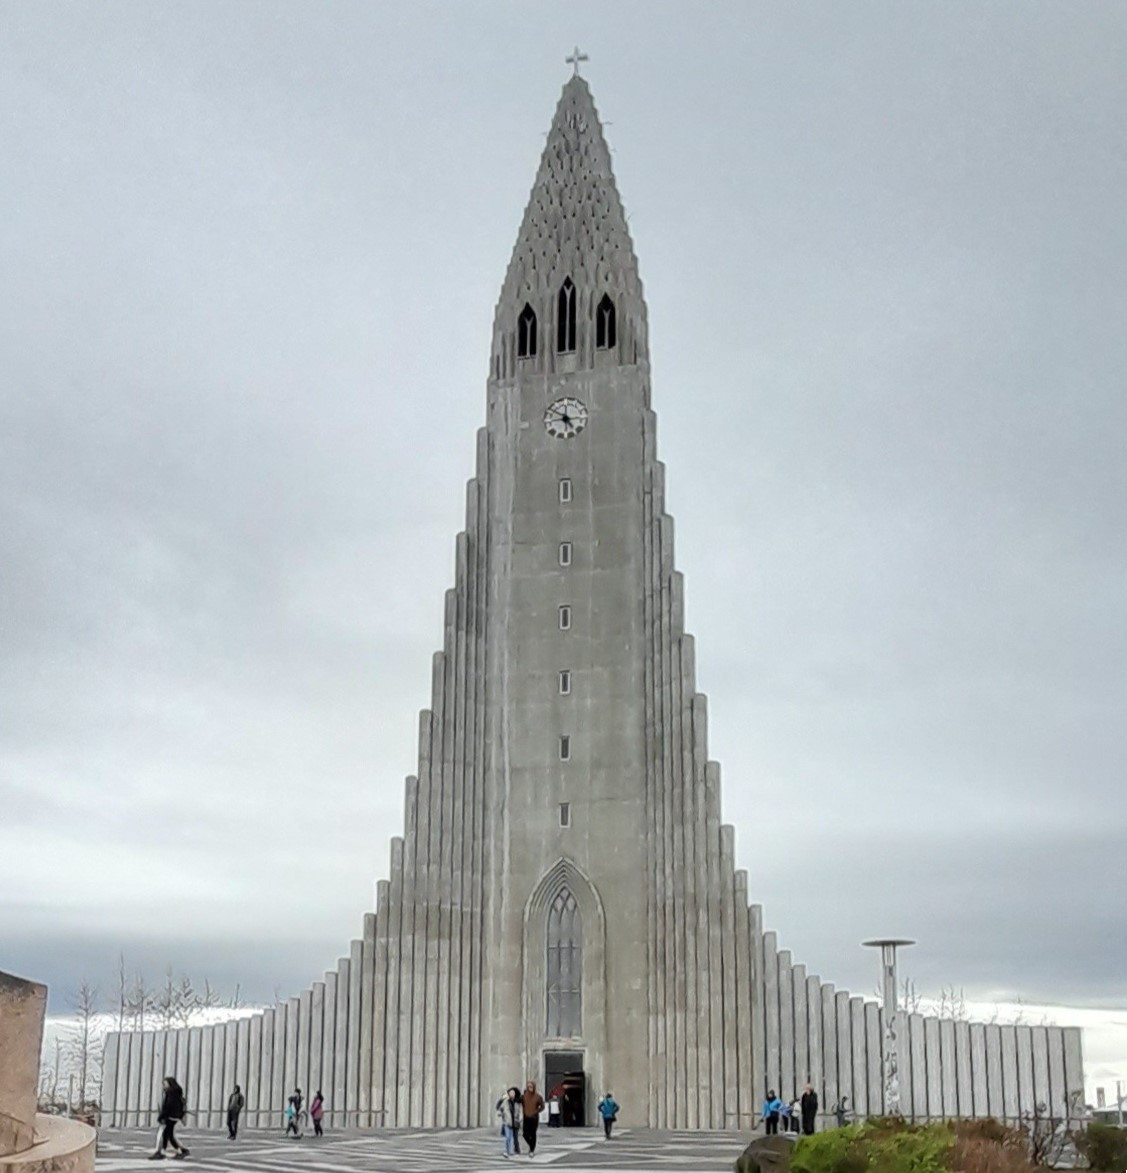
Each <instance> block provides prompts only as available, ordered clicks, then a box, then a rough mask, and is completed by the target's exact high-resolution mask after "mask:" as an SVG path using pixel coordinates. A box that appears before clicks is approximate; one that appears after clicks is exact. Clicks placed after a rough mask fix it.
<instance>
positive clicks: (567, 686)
mask: <svg viewBox="0 0 1127 1173" xmlns="http://www.w3.org/2000/svg"><path fill="white" fill-rule="evenodd" d="M560 696H571V671H570V670H569V669H567V668H565V669H564V670H563V671H562V672H561V673H560Z"/></svg>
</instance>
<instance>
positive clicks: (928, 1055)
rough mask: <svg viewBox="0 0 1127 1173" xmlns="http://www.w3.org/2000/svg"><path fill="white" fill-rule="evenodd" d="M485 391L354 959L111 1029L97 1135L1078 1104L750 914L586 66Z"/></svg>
mask: <svg viewBox="0 0 1127 1173" xmlns="http://www.w3.org/2000/svg"><path fill="white" fill-rule="evenodd" d="M577 56H578V54H577ZM487 400H488V401H487V423H486V426H485V427H484V428H483V429H481V431H480V432H479V433H478V438H477V464H476V472H475V476H474V477H473V479H472V480H471V481H470V482H469V485H468V488H467V505H466V528H465V532H464V533H462V534H460V535H459V536H458V538H457V545H456V560H455V565H456V572H455V582H454V586H453V589H451V590H449V591H448V592H447V594H446V606H445V637H444V640H443V646H442V650H441V651H440V652H438V653H437V654H436V655H435V657H434V662H433V685H432V699H431V705H430V708H429V709H427V710H425V711H424V712H423V713H422V714H421V715H420V721H419V749H418V770H417V773H416V774H415V775H413V776H412V777H410V778H408V779H407V784H406V797H405V819H404V834H403V837H402V838H396V839H393V840H392V845H391V863H390V876H389V878H388V879H386V880H381V881H380V882H379V884H378V886H377V902H376V909H375V911H374V912H373V913H369V914H367V915H366V916H365V918H364V929H363V934H362V936H361V938H360V939H359V940H356V941H354V942H353V943H352V947H351V950H350V952H349V955H348V956H347V957H342V958H341V959H340V960H339V962H338V963H337V966H336V967H335V968H334V969H332V970H330V971H329V972H328V973H326V974H325V975H324V978H323V979H322V980H320V981H316V982H314V983H313V984H312V986H311V987H310V989H308V990H305V991H304V992H302V993H301V994H300V995H298V996H297V997H292V998H288V999H286V1000H284V1001H282V1002H279V1003H278V1005H277V1006H275V1007H273V1008H271V1009H267V1010H265V1011H264V1012H262V1013H258V1014H255V1015H252V1016H250V1017H247V1018H242V1019H240V1020H238V1021H232V1022H228V1023H219V1024H213V1025H210V1026H205V1027H192V1028H190V1029H179V1030H166V1031H145V1032H137V1033H122V1034H114V1035H110V1036H109V1038H108V1040H107V1045H106V1056H105V1065H104V1071H105V1076H104V1084H103V1103H104V1109H105V1117H104V1118H105V1121H106V1122H107V1123H109V1124H111V1125H112V1124H117V1125H126V1126H133V1125H138V1126H148V1125H150V1124H151V1123H152V1122H153V1120H154V1117H155V1113H156V1110H157V1107H158V1105H159V1103H160V1080H161V1076H162V1075H163V1074H165V1073H166V1072H172V1073H175V1074H176V1076H177V1078H178V1079H179V1080H180V1082H181V1083H182V1084H183V1085H184V1087H185V1090H186V1095H187V1100H188V1105H189V1108H190V1109H192V1110H193V1111H195V1112H196V1118H197V1119H198V1121H199V1123H200V1124H201V1126H204V1127H207V1126H211V1127H220V1126H221V1124H222V1121H223V1105H224V1103H225V1096H226V1089H229V1088H230V1087H231V1086H232V1085H233V1084H235V1083H238V1084H240V1086H241V1087H242V1088H243V1089H244V1092H245V1096H246V1101H247V1108H246V1111H247V1118H248V1119H247V1122H248V1125H249V1126H250V1127H256V1126H261V1127H273V1126H275V1125H276V1124H277V1123H278V1121H279V1120H280V1113H281V1111H282V1109H283V1107H284V1105H285V1101H286V1095H287V1094H288V1091H289V1090H291V1089H292V1088H294V1087H297V1086H300V1087H302V1088H305V1089H315V1088H321V1089H322V1090H323V1091H324V1093H325V1100H326V1105H327V1116H328V1123H329V1125H330V1127H332V1126H349V1127H361V1128H364V1127H383V1126H387V1127H393V1126H394V1127H415V1128H417V1127H464V1126H477V1125H484V1124H487V1123H491V1122H492V1121H493V1113H492V1107H493V1104H494V1102H495V1101H496V1099H497V1098H498V1096H499V1095H500V1094H501V1092H502V1091H503V1089H504V1088H506V1087H508V1086H510V1085H512V1084H514V1083H515V1084H519V1085H523V1084H524V1082H525V1081H526V1080H528V1079H534V1080H536V1081H537V1083H538V1084H539V1085H540V1086H541V1088H542V1089H544V1090H545V1091H550V1090H553V1089H555V1088H558V1087H561V1086H563V1087H565V1088H566V1089H567V1100H568V1109H569V1112H570V1114H571V1116H572V1118H573V1120H574V1122H582V1120H583V1118H584V1117H586V1119H587V1120H588V1122H590V1120H591V1117H592V1116H593V1111H594V1105H595V1101H596V1099H597V1098H598V1095H599V1094H600V1093H601V1092H603V1091H606V1090H608V1089H610V1090H613V1091H614V1092H615V1095H616V1098H617V1099H618V1100H619V1102H620V1103H621V1104H622V1105H623V1108H622V1119H623V1122H624V1123H627V1124H634V1125H650V1126H653V1127H661V1128H690V1129H693V1128H740V1129H744V1130H747V1129H749V1128H750V1127H751V1126H752V1124H753V1121H754V1119H755V1118H756V1115H757V1107H758V1105H759V1104H760V1103H761V1102H762V1098H763V1096H764V1094H765V1092H766V1091H767V1089H768V1088H773V1089H776V1090H777V1091H778V1092H779V1094H780V1095H782V1096H783V1097H784V1099H788V1100H789V1099H791V1098H794V1097H795V1096H797V1094H798V1093H799V1092H800V1090H801V1088H802V1086H803V1085H804V1084H805V1083H806V1082H810V1083H811V1084H813V1085H814V1088H815V1090H816V1091H817V1092H818V1094H819V1097H820V1098H821V1102H822V1104H823V1107H824V1109H825V1110H828V1109H829V1107H830V1106H831V1105H832V1104H833V1103H834V1102H835V1101H837V1100H838V1099H839V1098H841V1097H843V1096H844V1097H847V1098H848V1100H849V1104H850V1109H851V1111H852V1112H854V1113H856V1114H857V1115H858V1116H863V1115H865V1114H866V1113H873V1114H877V1113H881V1112H883V1111H884V1110H885V1109H886V1107H888V1106H889V1105H890V1104H894V1103H896V1102H899V1103H901V1104H906V1105H907V1106H908V1108H909V1110H910V1113H911V1114H914V1115H917V1116H918V1115H924V1116H932V1117H950V1116H956V1115H960V1116H970V1115H978V1116H984V1115H998V1116H1000V1115H1007V1116H1009V1115H1016V1114H1018V1113H1020V1112H1021V1111H1024V1110H1026V1109H1027V1108H1029V1107H1031V1106H1032V1105H1033V1104H1034V1103H1038V1102H1041V1103H1048V1104H1051V1105H1053V1106H1054V1108H1055V1109H1059V1107H1060V1106H1061V1105H1064V1104H1066V1103H1067V1102H1069V1097H1070V1096H1073V1095H1074V1094H1076V1092H1077V1089H1078V1088H1079V1089H1080V1092H1081V1094H1082V1089H1083V1077H1082V1066H1081V1053H1080V1035H1079V1032H1078V1031H1072V1030H1062V1029H1061V1028H1058V1027H1004V1026H999V1025H997V1024H989V1025H986V1024H972V1023H965V1022H952V1021H950V1020H941V1019H938V1018H926V1017H924V1016H922V1015H919V1014H896V1015H894V1016H891V1017H886V1015H885V1014H884V1012H883V1011H882V1009H881V1008H880V1007H879V1006H878V1005H877V1004H876V1003H875V1002H873V1001H866V1000H865V999H864V998H860V997H855V996H854V997H851V996H850V995H849V994H848V993H847V992H846V991H839V990H835V988H834V987H833V985H831V984H830V983H828V982H823V981H822V980H821V979H820V978H819V977H817V976H816V975H813V974H807V972H806V970H805V967H804V966H802V965H800V964H796V963H795V962H794V961H793V960H792V958H791V955H790V953H789V952H788V951H786V950H781V949H779V948H778V944H777V941H776V936H775V933H774V932H770V931H764V927H763V920H762V910H761V909H760V908H759V906H758V905H751V906H750V907H749V905H748V893H747V878H746V875H745V874H744V873H743V872H742V871H737V870H736V868H735V864H734V834H733V831H732V828H731V827H728V826H724V825H722V823H721V815H720V771H719V767H718V766H717V764H716V763H714V762H710V761H709V760H708V752H707V734H706V728H707V718H706V702H705V698H704V697H703V696H702V695H701V694H700V693H698V692H697V691H696V686H695V680H694V648H693V641H692V637H691V636H689V635H688V634H687V633H686V632H685V630H684V623H683V605H682V599H683V591H682V583H681V577H680V575H679V574H678V573H677V571H676V570H675V569H674V564H673V523H672V520H671V519H670V518H669V517H668V516H667V514H666V513H665V507H664V470H663V467H662V465H661V464H660V463H659V462H658V460H657V455H656V422H655V418H654V414H653V411H652V410H651V407H650V366H649V347H648V341H647V326H646V307H645V302H644V301H643V297H642V284H641V280H640V278H639V275H638V265H637V259H636V257H635V255H634V248H633V244H632V242H631V240H630V234H629V230H628V228H627V224H626V218H625V215H624V213H623V208H622V203H621V200H620V199H619V195H618V191H617V188H616V186H615V182H614V176H613V173H612V170H611V162H610V154H609V151H608V149H607V145H606V142H605V140H604V138H603V133H602V127H601V125H600V123H599V118H598V114H597V113H596V110H595V106H594V103H593V101H592V98H591V93H590V90H589V89H588V87H587V84H586V82H585V81H584V80H583V79H582V78H581V77H579V76H578V74H576V76H574V77H572V78H571V79H570V80H569V81H568V82H567V84H566V85H565V86H564V90H563V94H562V96H561V98H560V101H559V105H558V107H557V109H556V113H555V117H554V119H553V121H552V125H551V129H550V131H549V133H548V138H547V143H546V145H545V147H544V153H543V157H542V159H541V161H540V168H539V171H538V172H537V175H536V181H535V184H534V186H533V189H532V194H531V197H530V199H529V202H528V206H527V209H526V211H525V214H524V219H523V221H522V223H521V226H520V231H519V233H518V236H517V242H516V247H515V248H514V250H513V254H512V258H511V260H510V262H509V267H508V271H507V273H506V274H505V279H504V284H503V286H502V289H501V296H500V299H499V301H498V303H497V311H496V315H495V319H494V326H493V338H492V348H491V353H490V368H489V378H488V394H487ZM890 1060H891V1061H890ZM897 1069H898V1072H899V1076H898V1078H899V1089H898V1093H897V1094H898V1099H893V1098H890V1094H889V1086H888V1084H887V1082H886V1081H887V1078H888V1075H889V1072H890V1071H891V1070H897Z"/></svg>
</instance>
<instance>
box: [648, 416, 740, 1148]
mask: <svg viewBox="0 0 1127 1173" xmlns="http://www.w3.org/2000/svg"><path fill="white" fill-rule="evenodd" d="M654 424H655V421H654V417H653V413H652V412H648V411H647V412H643V415H642V442H643V446H644V455H643V460H644V467H645V468H646V472H645V474H644V477H645V480H644V488H643V493H642V550H643V563H644V566H645V575H646V580H645V584H644V587H643V594H642V608H643V626H644V631H645V635H644V638H645V641H646V644H647V646H648V648H649V655H647V656H644V657H643V663H642V669H643V673H644V679H643V682H642V686H643V697H644V700H645V729H644V732H643V736H644V737H645V743H646V783H647V787H648V788H649V789H648V792H647V794H646V807H647V814H648V823H647V833H648V836H649V846H650V859H651V873H652V875H653V882H652V883H651V884H650V885H649V889H648V891H649V896H650V898H649V900H648V902H647V909H646V917H647V924H646V937H647V942H648V948H649V966H648V970H649V979H648V980H649V991H648V994H649V997H648V1000H649V1005H650V1016H649V1027H650V1038H649V1051H650V1071H651V1075H650V1078H651V1090H650V1099H651V1104H650V1111H649V1116H648V1123H649V1126H650V1127H651V1128H664V1127H665V1122H666V1107H665V1090H666V1077H667V1072H666V1063H667V1058H668V1056H667V1052H666V1048H665V1002H666V993H665V976H666V975H665V952H664V945H663V928H664V926H663V925H662V923H661V918H662V910H663V909H664V907H665V878H666V877H665V843H664V835H665V824H664V818H663V810H662V790H663V788H664V784H665V780H664V778H662V776H661V770H660V764H659V763H660V760H661V755H660V754H659V753H658V752H657V735H658V734H657V719H656V708H657V689H658V683H657V676H656V666H657V664H658V663H659V657H660V654H661V650H660V645H659V636H658V631H657V622H656V617H655V603H654V600H655V598H656V597H657V595H658V592H659V590H660V587H659V585H658V576H657V559H656V554H655V550H654V539H655V533H654V529H655V521H654V512H653V478H652V476H651V475H650V473H649V466H650V465H651V463H652V460H653V450H654ZM733 931H734V926H733ZM733 1086H734V1085H733Z"/></svg>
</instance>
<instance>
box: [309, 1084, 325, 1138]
mask: <svg viewBox="0 0 1127 1173" xmlns="http://www.w3.org/2000/svg"><path fill="white" fill-rule="evenodd" d="M324 1115H325V1097H324V1096H323V1095H321V1092H320V1090H318V1092H317V1094H316V1095H315V1096H314V1097H313V1103H312V1104H310V1105H309V1119H310V1120H312V1121H313V1135H314V1136H324V1135H325V1133H324V1130H323V1129H322V1128H321V1118H322V1117H323V1116H324Z"/></svg>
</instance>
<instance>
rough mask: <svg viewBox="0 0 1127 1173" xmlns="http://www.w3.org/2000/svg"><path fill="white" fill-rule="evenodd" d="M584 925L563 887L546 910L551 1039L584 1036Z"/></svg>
mask: <svg viewBox="0 0 1127 1173" xmlns="http://www.w3.org/2000/svg"><path fill="white" fill-rule="evenodd" d="M582 990H583V924H582V921H581V920H580V919H579V905H578V904H576V902H575V897H574V896H573V895H572V894H571V893H570V892H569V891H568V890H567V888H563V889H561V890H560V893H559V895H558V896H557V897H556V898H555V900H553V901H552V907H551V908H549V909H548V1029H547V1031H546V1033H547V1035H548V1037H549V1038H552V1039H575V1038H579V1036H580V1035H581V1034H582V1033H583V1030H582V1025H583V1013H582V1011H583V1007H582Z"/></svg>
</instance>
